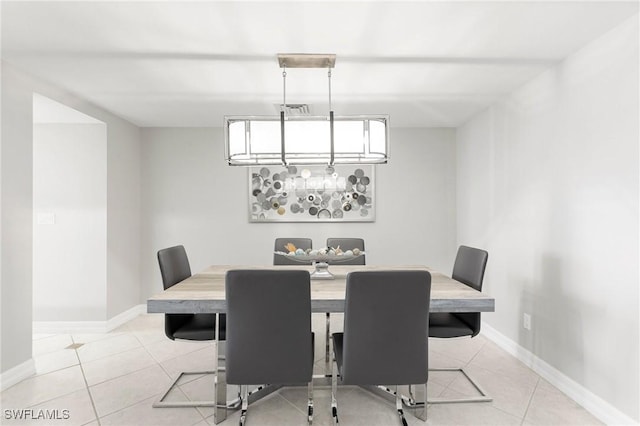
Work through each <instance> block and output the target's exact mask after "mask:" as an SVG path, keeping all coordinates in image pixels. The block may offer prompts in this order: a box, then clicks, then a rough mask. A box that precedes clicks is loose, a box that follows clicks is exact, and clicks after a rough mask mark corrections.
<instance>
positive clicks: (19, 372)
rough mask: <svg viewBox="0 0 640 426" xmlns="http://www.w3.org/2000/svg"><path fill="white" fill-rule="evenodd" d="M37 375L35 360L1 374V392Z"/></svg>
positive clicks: (30, 359)
mask: <svg viewBox="0 0 640 426" xmlns="http://www.w3.org/2000/svg"><path fill="white" fill-rule="evenodd" d="M34 374H36V364H35V362H34V361H33V358H29V360H28V361H25V362H23V363H22V364H20V365H17V366H15V367H13V368H11V369H9V370H7V371H5V372H4V373H2V374H0V392H2V391H4V390H5V389H8V388H10V387H11V386H13V385H15V384H17V383H19V382H21V381H23V380H24V379H26V378H28V377H31V376H33V375H34Z"/></svg>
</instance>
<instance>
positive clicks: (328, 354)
mask: <svg viewBox="0 0 640 426" xmlns="http://www.w3.org/2000/svg"><path fill="white" fill-rule="evenodd" d="M326 323H327V324H326V328H327V333H326V337H325V341H326V343H325V354H324V362H326V363H327V364H328V363H329V362H330V361H331V352H330V350H329V340H331V314H330V313H329V312H327V318H326Z"/></svg>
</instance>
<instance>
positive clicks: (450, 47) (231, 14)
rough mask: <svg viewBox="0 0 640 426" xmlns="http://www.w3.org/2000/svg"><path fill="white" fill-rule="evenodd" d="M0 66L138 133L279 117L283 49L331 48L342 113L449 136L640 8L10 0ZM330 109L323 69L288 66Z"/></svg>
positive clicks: (302, 88)
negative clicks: (447, 131)
mask: <svg viewBox="0 0 640 426" xmlns="http://www.w3.org/2000/svg"><path fill="white" fill-rule="evenodd" d="M1 7H2V9H1V15H2V59H3V60H5V61H7V62H9V63H11V64H13V65H14V66H16V67H18V68H21V69H23V70H25V71H27V72H29V73H31V74H33V75H35V76H37V77H40V78H42V79H44V80H47V81H49V82H51V83H53V84H55V85H57V86H60V87H62V88H64V89H67V90H69V91H71V92H73V93H75V94H77V95H78V96H80V97H82V98H85V99H87V100H89V101H91V102H93V103H95V104H97V105H99V106H101V107H103V108H104V109H106V110H109V111H111V112H112V113H114V114H116V115H118V116H121V117H123V118H125V119H126V120H129V121H131V122H132V123H134V124H136V125H138V126H221V125H222V120H223V116H224V115H237V114H241V115H249V114H251V115H264V114H268V115H271V114H276V112H277V110H276V106H277V105H278V104H280V103H281V102H282V70H281V69H280V68H279V67H278V62H277V59H276V55H277V54H278V53H335V54H337V60H336V66H335V69H334V70H333V75H332V98H333V105H334V110H335V111H336V114H337V115H346V114H390V115H391V124H392V126H394V127H400V126H403V127H404V126H417V127H432V126H446V127H455V126H458V125H460V124H462V123H464V122H465V121H466V120H468V119H469V118H471V117H472V116H473V115H475V114H477V113H478V112H480V111H482V110H483V109H485V108H487V107H488V106H489V105H491V104H492V103H494V102H495V101H496V100H497V99H499V98H500V97H502V96H504V95H505V94H507V93H509V92H511V91H513V90H514V89H516V88H518V87H519V86H521V85H523V84H524V83H526V82H527V81H529V80H531V79H532V78H533V77H535V76H536V75H538V74H539V73H541V72H542V71H543V70H545V69H547V68H549V67H550V66H552V65H554V64H556V63H557V62H558V61H560V60H562V59H563V58H565V57H566V56H567V55H569V54H571V53H573V52H575V51H577V50H578V49H580V48H581V47H582V46H584V45H585V44H587V43H588V42H589V41H591V40H593V39H595V38H597V37H599V36H600V35H602V34H604V33H605V32H607V31H608V30H610V29H612V28H613V27H615V26H617V25H618V24H620V23H621V22H622V21H624V20H625V19H627V18H629V17H631V16H632V15H634V14H636V13H638V2H637V1H630V2H610V1H607V2H592V1H588V2H576V1H570V2H517V1H501V2H482V1H472V2H461V1H445V2H435V1H423V2H400V1H392V2H381V1H341V2H336V1H333V2H317V1H306V2H303V1H285V2H271V1H257V2H244V1H225V2H211V1H196V2H171V1H161V2H149V1H142V2H125V1H118V2H57V1H45V2H25V1H16V2H11V1H3V2H2V5H1ZM287 102H288V103H308V104H311V111H312V113H314V114H326V111H327V110H328V105H327V104H328V90H327V76H326V70H321V69H289V70H287Z"/></svg>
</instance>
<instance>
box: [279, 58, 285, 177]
mask: <svg viewBox="0 0 640 426" xmlns="http://www.w3.org/2000/svg"><path fill="white" fill-rule="evenodd" d="M286 107H287V67H286V66H285V67H283V68H282V109H281V110H280V158H281V159H282V165H283V166H286V165H287V159H286V157H285V151H284V110H285V108H286Z"/></svg>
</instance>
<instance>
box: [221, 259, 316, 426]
mask: <svg viewBox="0 0 640 426" xmlns="http://www.w3.org/2000/svg"><path fill="white" fill-rule="evenodd" d="M225 291H226V298H227V336H226V337H227V340H226V344H227V358H226V376H227V383H230V384H235V385H240V393H241V401H242V412H241V415H240V424H241V425H243V424H244V423H245V421H246V417H247V409H248V403H249V394H248V387H247V386H248V385H250V384H259V383H265V384H266V383H268V384H307V386H308V408H307V415H308V423H309V424H311V422H312V419H313V382H312V373H313V334H312V332H311V290H310V276H309V272H308V271H300V270H292V271H278V270H231V271H228V272H227V275H226V279H225Z"/></svg>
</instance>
